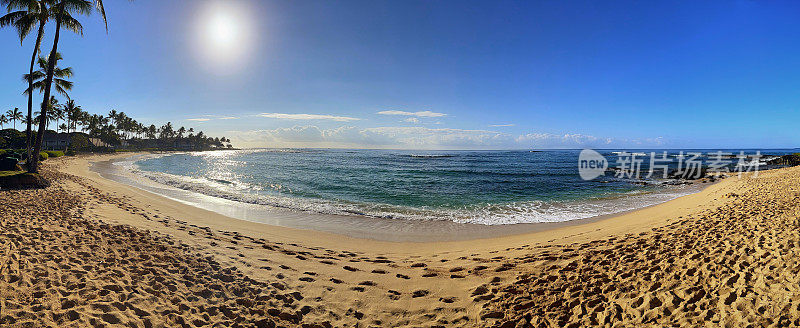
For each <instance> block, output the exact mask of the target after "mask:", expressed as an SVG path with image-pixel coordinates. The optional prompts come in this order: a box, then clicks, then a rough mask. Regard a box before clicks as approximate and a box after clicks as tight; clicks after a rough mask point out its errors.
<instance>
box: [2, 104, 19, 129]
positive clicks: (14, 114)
mask: <svg viewBox="0 0 800 328" xmlns="http://www.w3.org/2000/svg"><path fill="white" fill-rule="evenodd" d="M6 117H8V119H9V120H11V121H12V122H14V130H16V129H17V121H22V112H20V111H19V108H14V109H13V110H11V109H9V110H8V112H6Z"/></svg>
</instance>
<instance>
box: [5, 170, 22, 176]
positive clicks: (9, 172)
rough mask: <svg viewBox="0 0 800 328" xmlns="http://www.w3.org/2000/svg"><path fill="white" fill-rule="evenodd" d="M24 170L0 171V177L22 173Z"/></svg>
mask: <svg viewBox="0 0 800 328" xmlns="http://www.w3.org/2000/svg"><path fill="white" fill-rule="evenodd" d="M23 173H25V171H0V177H10V176H12V175H17V174H23Z"/></svg>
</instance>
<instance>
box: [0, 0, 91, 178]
mask: <svg viewBox="0 0 800 328" xmlns="http://www.w3.org/2000/svg"><path fill="white" fill-rule="evenodd" d="M0 4H2V5H5V6H6V9H7V10H8V14H6V15H5V16H3V17H0V27H6V26H13V27H14V28H15V29H16V30H17V34H18V35H19V41H20V43H22V41H24V40H25V37H27V36H28V34H30V32H31V31H33V29H34V28H36V31H37V32H36V42H35V43H34V44H33V54H32V55H31V65H30V69H29V71H28V74H31V75H33V68H34V65H35V64H36V57H38V54H39V49H40V48H41V45H42V37H43V36H44V26H45V24H46V23H47V21H49V20H50V18H51V12H50V5H51V4H52V0H0ZM100 6H101V7H102V3H101V4H100ZM32 84H33V82H32V81H28V89H33V85H32ZM45 99H47V98H45ZM31 117H33V94H32V93H29V94H28V116H27V119H26V120H25V121H26V123H25V125H26V126H27V128H26V129H25V140H26V149H27V150H28V158H31V145H32V143H33V140H32V137H31ZM14 125H15V129H16V122H14ZM37 159H38V157H37ZM28 169H30V167H29V168H28Z"/></svg>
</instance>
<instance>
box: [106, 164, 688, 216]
mask: <svg viewBox="0 0 800 328" xmlns="http://www.w3.org/2000/svg"><path fill="white" fill-rule="evenodd" d="M159 156H164V155H148V156H146V157H145V158H137V159H136V160H130V161H125V162H117V163H116V164H117V165H121V166H124V167H126V168H127V169H129V170H130V171H132V172H133V173H134V174H136V175H139V176H142V177H146V178H147V179H149V180H152V181H154V182H156V183H159V184H162V185H167V186H171V187H174V188H178V189H183V190H187V191H192V192H196V193H200V194H204V195H208V196H212V197H218V198H223V199H227V200H232V201H238V202H243V203H249V204H256V205H264V206H274V207H280V208H287V209H292V210H298V211H307V212H314V213H322V214H335V215H357V216H367V217H376V218H389V219H401V220H449V221H453V222H457V223H473V224H483V225H502V224H517V223H541V222H563V221H571V220H579V219H585V218H590V217H595V216H600V215H607V214H614V213H619V212H624V211H628V210H634V209H638V208H642V207H646V206H650V205H654V204H658V203H662V202H666V201H668V200H671V199H674V198H677V197H680V196H683V195H687V194H690V193H692V192H694V191H695V190H696V188H692V187H686V186H677V187H671V186H670V187H664V188H662V189H661V190H660V191H657V192H642V191H632V192H630V193H627V194H623V195H619V196H617V197H614V198H601V199H589V200H581V201H569V202H566V201H550V202H548V201H525V202H513V203H506V204H487V205H481V206H471V207H469V208H462V209H428V208H412V207H404V206H397V205H389V204H379V203H346V202H337V201H332V200H324V199H310V198H303V197H294V196H285V195H275V194H271V193H270V192H269V191H270V190H266V191H265V192H259V191H264V190H261V189H260V188H259V187H258V186H252V185H248V184H246V183H243V182H241V181H238V180H235V179H231V180H227V179H215V178H206V177H200V178H198V177H188V176H180V175H173V174H168V173H162V172H152V171H144V170H140V169H138V168H137V167H136V165H135V161H138V160H143V159H150V158H155V157H159ZM270 187H271V189H273V190H279V189H280V186H270Z"/></svg>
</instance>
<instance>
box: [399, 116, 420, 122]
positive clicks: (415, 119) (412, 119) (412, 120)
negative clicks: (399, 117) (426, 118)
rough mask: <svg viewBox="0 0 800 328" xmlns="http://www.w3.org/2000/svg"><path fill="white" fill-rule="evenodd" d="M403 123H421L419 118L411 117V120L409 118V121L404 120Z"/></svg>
mask: <svg viewBox="0 0 800 328" xmlns="http://www.w3.org/2000/svg"><path fill="white" fill-rule="evenodd" d="M403 122H408V123H419V119H418V118H416V117H409V118H407V119H405V120H403Z"/></svg>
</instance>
